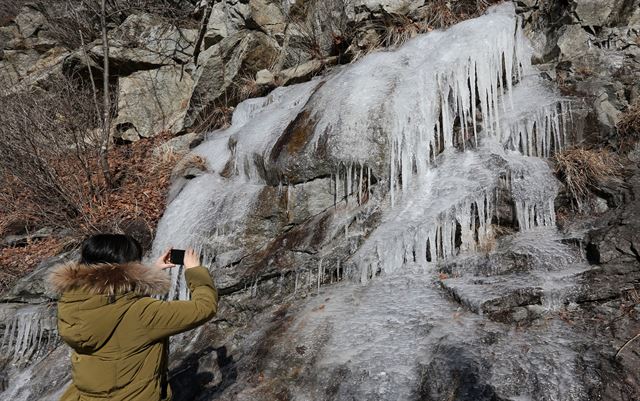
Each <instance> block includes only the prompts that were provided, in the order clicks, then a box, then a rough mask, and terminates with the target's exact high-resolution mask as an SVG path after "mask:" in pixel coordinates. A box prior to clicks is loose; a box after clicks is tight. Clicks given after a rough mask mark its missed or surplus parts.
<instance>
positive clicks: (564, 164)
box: [554, 148, 623, 212]
mask: <svg viewBox="0 0 640 401" xmlns="http://www.w3.org/2000/svg"><path fill="white" fill-rule="evenodd" d="M554 161H555V172H556V175H557V176H558V177H559V178H560V180H561V181H562V182H563V183H564V184H565V186H566V189H567V192H568V194H569V195H570V198H571V201H572V202H573V206H574V208H575V209H576V210H577V211H579V212H584V211H586V209H587V207H588V206H589V205H590V202H591V200H592V199H593V193H594V192H597V191H600V190H602V189H603V188H604V187H605V185H606V184H607V183H608V182H610V181H611V180H613V179H617V178H619V177H620V176H621V174H622V167H623V166H622V164H621V163H620V161H619V159H618V156H617V155H616V154H615V153H613V152H611V151H610V150H608V149H587V148H575V149H568V150H564V151H562V152H558V153H556V154H555V155H554Z"/></svg>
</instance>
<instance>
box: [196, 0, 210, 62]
mask: <svg viewBox="0 0 640 401" xmlns="http://www.w3.org/2000/svg"><path fill="white" fill-rule="evenodd" d="M214 3H215V0H207V5H206V6H205V9H204V13H203V15H202V21H201V22H200V32H198V40H197V41H196V45H195V48H194V49H193V63H194V64H195V65H198V56H199V55H200V49H201V48H202V42H203V41H204V35H206V33H207V25H208V24H209V18H211V12H212V11H213V4H214Z"/></svg>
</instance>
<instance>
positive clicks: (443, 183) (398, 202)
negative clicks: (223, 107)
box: [154, 3, 574, 296]
mask: <svg viewBox="0 0 640 401" xmlns="http://www.w3.org/2000/svg"><path fill="white" fill-rule="evenodd" d="M530 59H531V50H530V48H529V43H528V41H527V40H526V38H525V37H524V35H523V33H522V31H521V29H520V21H519V20H518V18H517V17H516V15H515V11H514V7H513V5H512V4H510V3H507V4H503V5H499V6H496V7H492V8H491V9H490V10H489V11H488V12H487V14H486V15H484V16H482V17H480V18H476V19H473V20H468V21H465V22H462V23H460V24H457V25H455V26H453V27H451V28H450V29H448V30H446V31H435V32H431V33H428V34H425V35H420V36H418V37H416V38H414V39H412V40H410V41H409V42H408V43H406V44H405V45H403V46H402V47H400V48H398V49H397V50H393V51H380V52H377V53H373V54H370V55H368V56H366V57H364V58H362V59H361V60H359V61H358V62H356V63H355V64H353V65H350V66H345V67H343V68H341V69H339V70H338V71H337V72H335V73H333V74H331V75H329V76H328V77H325V78H320V79H316V80H313V81H311V82H308V83H304V84H299V85H293V86H290V87H285V88H278V89H276V90H275V91H274V92H272V93H271V94H270V95H268V96H266V97H264V98H259V99H250V100H247V101H245V102H243V103H242V104H240V105H239V106H238V107H237V109H236V111H235V113H234V116H233V121H232V126H231V127H230V128H228V129H226V130H223V131H217V132H213V133H211V134H210V135H209V139H208V140H207V141H206V142H205V143H203V144H202V145H200V146H199V147H198V148H197V149H196V150H195V154H197V155H199V156H201V157H203V158H204V159H205V160H206V161H207V163H208V165H209V172H208V173H206V174H204V175H202V176H200V177H198V178H196V179H194V180H192V181H191V182H189V183H188V184H187V186H186V187H185V188H184V189H183V190H182V192H181V193H180V194H179V195H178V197H177V198H176V199H175V200H174V201H173V202H172V203H171V204H170V205H169V206H168V209H167V212H166V213H165V215H164V217H163V219H162V220H161V222H160V225H159V228H158V235H157V238H156V242H155V244H154V252H155V253H156V254H157V253H158V252H159V251H160V250H161V249H163V248H164V247H166V246H167V245H173V246H176V247H186V246H193V247H195V248H197V249H199V250H201V251H202V252H203V253H204V254H205V256H206V258H207V259H208V260H207V262H210V261H211V258H212V255H213V254H216V253H222V252H226V251H229V250H230V249H233V248H234V247H237V246H241V244H240V243H238V241H237V237H238V233H240V232H242V231H243V230H246V228H247V227H246V220H247V218H248V216H250V215H251V213H252V211H253V208H254V207H255V205H256V200H257V199H258V196H259V195H260V194H261V191H262V190H263V189H264V188H265V186H266V185H268V184H269V185H273V182H270V180H271V181H273V179H274V177H276V178H277V179H278V180H279V181H280V182H281V184H283V185H287V184H290V183H291V177H299V182H304V180H305V179H310V177H309V174H310V173H309V172H310V171H312V172H313V171H315V172H316V173H317V174H318V175H320V173H321V171H320V170H322V171H325V170H327V169H329V170H330V173H331V176H332V182H333V186H334V193H335V200H336V202H337V201H342V200H346V201H348V202H350V201H353V204H355V205H357V204H359V203H360V201H361V200H364V199H366V198H367V197H365V194H367V193H368V192H369V191H371V185H372V184H371V180H372V176H373V177H375V181H376V183H377V185H381V186H384V187H385V188H386V192H387V196H386V199H385V200H384V201H383V207H384V208H385V210H386V212H385V217H384V221H383V223H382V224H381V225H380V226H379V227H378V228H377V229H376V230H375V231H374V232H373V233H372V234H371V235H370V237H369V238H368V239H367V241H366V242H365V244H364V245H363V246H362V247H361V248H360V249H359V250H358V252H357V253H356V254H355V255H353V256H352V257H351V262H352V263H351V265H352V266H355V269H356V271H354V270H353V268H352V270H351V272H350V273H351V276H358V277H359V278H360V279H361V280H362V281H367V280H368V279H369V278H371V277H373V276H375V275H376V274H378V273H380V272H390V271H394V270H397V269H398V268H400V267H402V266H403V264H405V263H407V262H409V261H410V262H412V263H423V264H428V263H431V262H436V261H438V260H441V259H444V258H447V257H450V256H452V255H456V254H458V253H461V252H467V251H476V250H477V249H478V248H483V247H485V246H487V245H488V243H489V242H490V241H492V239H493V233H492V220H493V219H494V218H495V217H496V214H497V213H499V210H498V209H499V208H498V205H497V204H496V202H498V200H497V197H498V196H497V194H498V190H499V189H501V188H503V189H504V188H506V189H507V190H508V191H510V193H511V196H512V198H513V202H514V204H515V212H516V218H517V221H518V226H519V229H520V230H528V229H531V228H533V227H536V226H548V225H554V224H555V213H554V207H553V202H554V199H555V197H556V192H557V188H556V184H555V180H554V178H553V175H552V174H551V171H550V169H549V167H548V166H547V164H546V162H545V161H543V160H542V159H541V158H544V157H548V156H550V155H551V154H552V153H553V152H554V151H557V150H560V149H563V148H564V147H565V146H566V145H567V144H568V143H570V142H571V141H572V140H573V139H574V138H571V135H570V134H569V133H570V132H571V130H570V126H571V123H572V117H571V105H570V102H569V101H568V100H566V99H563V98H562V97H560V96H558V95H557V94H555V93H554V92H553V90H551V89H550V88H549V87H548V86H547V85H546V83H545V82H544V80H543V79H542V78H540V77H539V74H538V73H537V71H536V69H535V68H534V67H532V66H531V65H530ZM297 121H302V123H304V122H305V121H306V122H308V124H307V126H308V127H311V128H310V130H311V132H310V133H309V135H310V137H309V138H307V143H309V144H310V146H305V147H303V148H301V149H297V150H295V153H294V154H285V155H284V156H282V155H281V153H282V152H280V153H278V152H277V150H278V146H280V144H279V140H281V138H282V136H283V133H284V132H285V131H286V130H287V128H288V127H290V126H291V125H292V124H296V122H297ZM285 153H286V152H285ZM274 154H275V156H274ZM381 244H384V246H380V245H381ZM175 279H176V280H177V275H176V277H175ZM175 288H177V291H178V292H181V291H180V290H179V288H183V289H184V284H179V282H178V281H176V286H175ZM171 295H172V296H173V295H174V294H173V293H172V294H171Z"/></svg>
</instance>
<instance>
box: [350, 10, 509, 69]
mask: <svg viewBox="0 0 640 401" xmlns="http://www.w3.org/2000/svg"><path fill="white" fill-rule="evenodd" d="M495 3H498V1H497V0H460V1H455V2H451V1H446V0H435V1H431V2H428V3H427V4H425V5H424V6H422V7H420V8H419V9H417V10H416V11H415V12H413V13H412V14H411V15H404V14H397V13H389V12H385V11H384V10H382V9H381V10H380V16H378V17H376V18H374V19H371V20H367V21H364V22H363V23H362V24H361V25H359V26H357V27H356V32H357V34H356V38H358V37H360V38H362V37H364V35H367V33H368V32H371V31H372V30H373V31H375V32H376V33H377V36H378V38H379V40H378V41H377V43H367V48H360V49H358V50H357V51H353V46H352V48H351V49H352V52H353V53H354V54H353V61H355V60H358V59H359V58H361V57H362V56H364V55H366V54H368V53H370V52H372V51H375V50H377V49H380V48H394V47H397V46H400V45H402V44H403V43H405V42H406V41H407V40H409V39H411V38H413V37H415V36H416V35H418V34H421V33H426V32H430V31H432V30H434V29H445V28H448V27H450V26H451V25H454V24H457V23H458V22H461V21H464V20H467V19H470V18H475V17H477V16H479V15H481V14H483V13H484V12H485V11H486V9H487V8H488V7H489V6H490V5H492V4H495Z"/></svg>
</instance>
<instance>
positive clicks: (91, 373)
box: [49, 263, 218, 401]
mask: <svg viewBox="0 0 640 401" xmlns="http://www.w3.org/2000/svg"><path fill="white" fill-rule="evenodd" d="M185 276H186V279H187V283H188V285H189V289H190V290H191V300H190V301H171V302H167V301H160V300H158V299H155V298H152V297H150V296H149V295H152V294H162V293H165V292H166V290H167V288H168V285H169V278H168V274H167V272H165V271H162V270H161V269H157V268H153V267H147V266H144V265H141V264H139V263H131V264H123V265H109V264H103V265H81V264H66V265H62V266H59V267H57V268H55V269H54V270H53V272H52V274H51V275H50V276H49V283H50V286H51V287H52V289H53V290H54V291H56V292H58V293H59V294H61V295H60V298H59V301H58V330H59V333H60V336H61V337H62V339H63V340H64V341H65V342H66V343H67V344H69V345H70V346H71V348H72V349H73V351H72V353H71V366H72V378H73V382H72V383H71V385H70V386H69V388H67V390H66V391H65V393H64V394H63V396H62V398H61V401H94V400H102V401H104V400H111V401H125V400H126V401H160V400H170V399H171V389H170V388H169V386H168V383H167V357H168V338H169V336H171V335H173V334H177V333H180V332H183V331H186V330H190V329H193V328H195V327H197V326H199V325H201V324H203V323H205V322H206V321H207V320H209V319H211V318H212V317H213V316H214V315H215V313H216V310H217V301H218V296H217V292H216V289H215V286H214V284H213V280H212V279H211V275H210V274H209V271H208V270H207V269H206V268H204V267H195V268H191V269H187V270H186V271H185Z"/></svg>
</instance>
